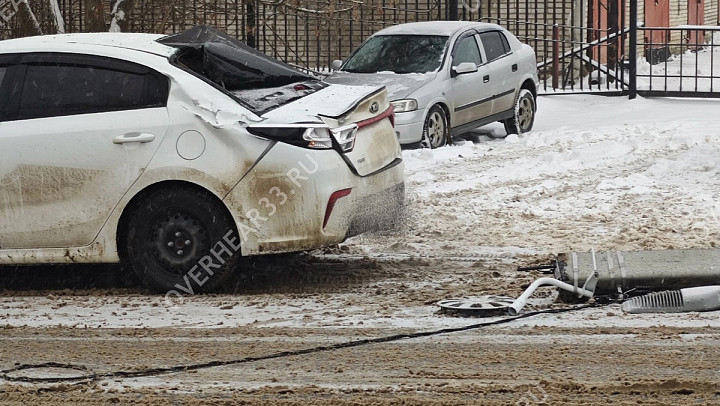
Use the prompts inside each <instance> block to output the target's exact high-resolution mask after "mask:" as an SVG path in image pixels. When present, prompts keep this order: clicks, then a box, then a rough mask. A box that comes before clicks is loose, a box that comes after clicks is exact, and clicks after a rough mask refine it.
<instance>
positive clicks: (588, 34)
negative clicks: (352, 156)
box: [0, 0, 720, 96]
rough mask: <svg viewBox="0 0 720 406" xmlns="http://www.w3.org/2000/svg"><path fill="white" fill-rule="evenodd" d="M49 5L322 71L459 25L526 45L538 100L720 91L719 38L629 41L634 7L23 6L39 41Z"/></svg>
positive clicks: (565, 0)
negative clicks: (373, 40) (447, 24)
mask: <svg viewBox="0 0 720 406" xmlns="http://www.w3.org/2000/svg"><path fill="white" fill-rule="evenodd" d="M53 1H57V2H58V8H59V10H60V15H61V16H62V22H61V23H62V26H63V28H64V31H65V32H83V31H88V30H91V29H90V28H89V26H90V25H91V24H90V22H89V21H90V18H91V17H92V16H93V13H95V14H99V15H100V17H101V18H100V27H98V26H97V25H96V26H95V30H107V29H110V28H111V26H113V24H116V25H117V24H118V23H119V26H120V28H121V29H122V30H123V31H131V32H156V33H166V34H171V33H176V32H179V31H182V30H185V29H187V28H190V27H192V26H195V25H198V24H207V25H210V26H213V27H215V28H217V29H219V30H221V31H225V32H226V33H228V34H230V35H232V36H234V37H236V38H238V39H240V40H241V41H244V42H246V43H247V44H249V45H251V46H253V47H255V48H257V49H259V50H260V51H263V52H265V53H266V54H268V55H271V56H274V57H276V58H279V59H282V60H284V61H286V62H288V63H290V64H294V65H296V66H299V67H301V68H304V69H308V70H314V71H320V72H326V71H327V70H328V69H329V66H330V64H331V63H332V61H333V60H334V59H343V58H346V57H347V56H348V55H349V54H350V52H351V51H352V50H353V49H354V48H355V47H357V46H358V45H360V43H362V41H363V40H365V39H366V38H367V37H368V36H370V35H371V34H372V33H374V32H376V31H378V30H379V29H382V28H384V27H387V26H390V25H394V24H399V23H405V22H414V21H429V20H443V19H451V18H458V19H462V20H479V21H487V22H493V23H497V24H500V25H503V26H505V27H507V28H508V29H509V30H510V31H512V32H513V33H515V35H517V36H518V38H519V39H520V40H521V41H523V42H525V43H527V44H529V45H531V46H532V47H533V48H534V49H535V51H536V54H537V60H538V70H539V76H540V79H541V89H540V91H541V93H578V92H580V93H606V94H628V93H634V91H635V90H636V91H637V92H638V93H640V94H646V95H698V96H717V93H718V85H719V84H720V72H718V69H719V68H720V67H718V63H717V62H716V59H718V58H720V54H718V52H720V49H719V45H720V37H718V35H720V34H719V33H720V31H719V30H720V29H719V28H717V27H715V28H713V27H695V26H687V27H676V28H667V27H665V28H651V27H648V28H645V27H639V28H637V30H636V31H634V32H633V28H632V27H633V26H634V24H632V22H633V19H634V20H635V22H636V21H637V15H636V12H637V0H585V1H578V0H503V1H501V0H179V1H171V0H124V1H123V2H122V3H118V0H28V2H27V5H29V6H30V9H31V10H32V11H33V13H34V16H35V17H36V20H37V21H38V26H39V27H38V30H39V31H42V32H43V33H54V32H55V31H56V30H57V28H56V26H57V23H55V21H57V19H54V16H53V13H52V12H51V11H52V10H51V7H50V5H51V4H52V2H53ZM22 4H23V3H22V2H21V0H0V39H2V38H10V37H14V36H18V35H28V34H27V31H25V32H24V31H23V29H22V25H23V23H25V22H26V21H27V15H26V14H27V13H25V14H23V13H22V10H21V9H22ZM118 4H122V5H123V7H124V9H123V10H120V11H125V15H124V18H122V19H119V18H118V16H122V15H121V14H120V13H118ZM633 6H634V7H635V13H633ZM631 38H637V40H631ZM636 62H637V66H634V65H635V63H636ZM635 85H637V87H636V88H635Z"/></svg>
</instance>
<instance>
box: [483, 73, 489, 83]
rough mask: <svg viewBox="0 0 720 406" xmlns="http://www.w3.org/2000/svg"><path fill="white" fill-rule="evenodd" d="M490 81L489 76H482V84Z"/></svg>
mask: <svg viewBox="0 0 720 406" xmlns="http://www.w3.org/2000/svg"><path fill="white" fill-rule="evenodd" d="M489 81H490V75H485V76H483V83H487V82H489Z"/></svg>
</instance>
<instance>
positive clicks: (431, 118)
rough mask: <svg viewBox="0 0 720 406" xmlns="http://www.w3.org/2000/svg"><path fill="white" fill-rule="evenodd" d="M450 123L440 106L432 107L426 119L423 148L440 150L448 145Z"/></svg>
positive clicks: (421, 142)
mask: <svg viewBox="0 0 720 406" xmlns="http://www.w3.org/2000/svg"><path fill="white" fill-rule="evenodd" d="M449 138H450V137H449V136H448V123H447V117H446V116H445V111H444V110H443V109H442V108H441V107H440V106H438V105H435V106H432V108H431V109H430V111H429V112H428V115H427V117H426V118H425V125H424V126H423V133H422V139H421V141H420V144H421V146H422V147H423V148H431V149H435V148H439V147H442V146H443V145H445V144H447V143H448V139H449Z"/></svg>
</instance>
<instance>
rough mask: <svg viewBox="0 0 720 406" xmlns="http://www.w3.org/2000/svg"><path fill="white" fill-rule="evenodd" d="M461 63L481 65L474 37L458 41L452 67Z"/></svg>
mask: <svg viewBox="0 0 720 406" xmlns="http://www.w3.org/2000/svg"><path fill="white" fill-rule="evenodd" d="M463 62H472V63H474V64H475V65H480V64H482V57H481V56H480V50H479V49H478V46H477V41H476V40H475V36H474V35H471V36H469V37H466V38H463V39H462V40H460V43H459V44H458V46H457V47H456V48H455V55H454V56H453V66H458V65H460V64H461V63H463Z"/></svg>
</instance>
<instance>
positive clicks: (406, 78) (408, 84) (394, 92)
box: [325, 71, 437, 101]
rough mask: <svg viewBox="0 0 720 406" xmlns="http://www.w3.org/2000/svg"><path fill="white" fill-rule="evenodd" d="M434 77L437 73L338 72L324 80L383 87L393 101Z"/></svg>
mask: <svg viewBox="0 0 720 406" xmlns="http://www.w3.org/2000/svg"><path fill="white" fill-rule="evenodd" d="M435 76H437V73H433V72H431V73H406V74H397V73H393V72H376V73H350V72H342V71H339V72H335V73H333V74H332V75H330V76H328V77H327V78H325V81H326V82H328V83H338V84H344V85H376V86H385V87H386V88H387V92H388V99H389V100H391V101H394V100H400V99H404V98H406V97H408V96H410V94H412V93H413V92H414V91H416V90H417V89H419V88H420V87H422V86H423V85H425V84H426V83H428V82H430V81H432V80H433V79H435Z"/></svg>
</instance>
